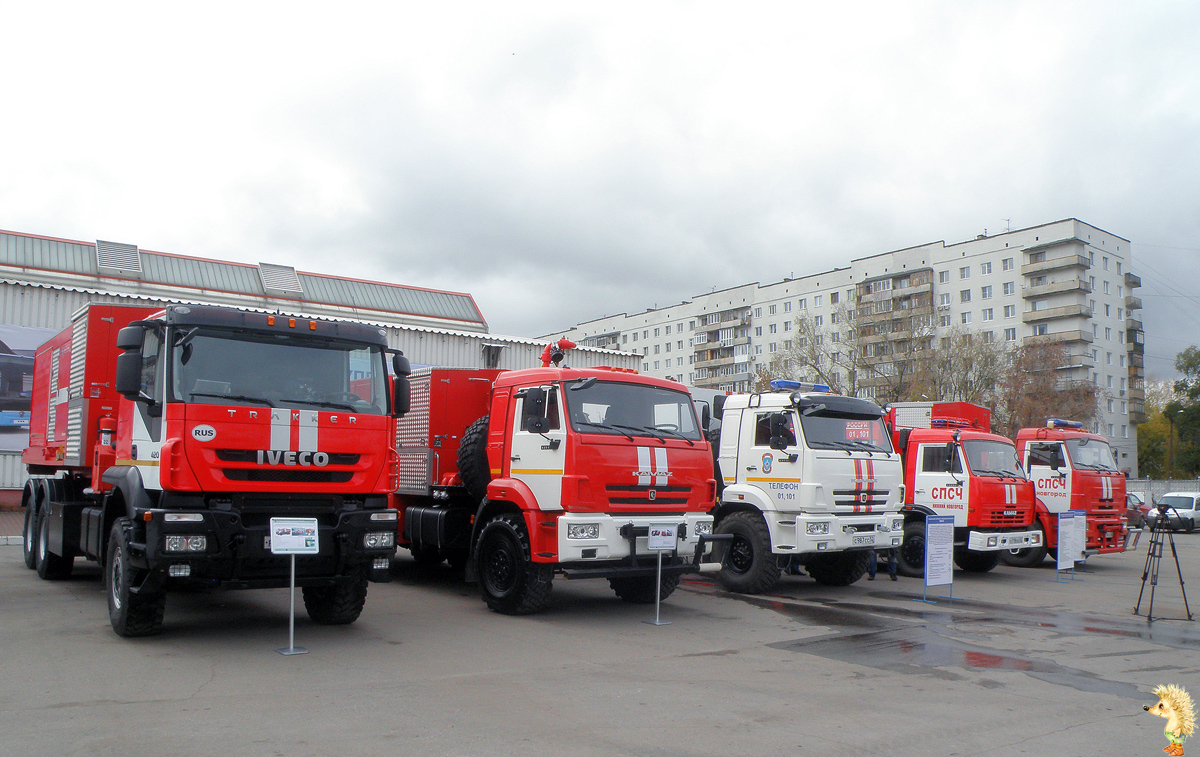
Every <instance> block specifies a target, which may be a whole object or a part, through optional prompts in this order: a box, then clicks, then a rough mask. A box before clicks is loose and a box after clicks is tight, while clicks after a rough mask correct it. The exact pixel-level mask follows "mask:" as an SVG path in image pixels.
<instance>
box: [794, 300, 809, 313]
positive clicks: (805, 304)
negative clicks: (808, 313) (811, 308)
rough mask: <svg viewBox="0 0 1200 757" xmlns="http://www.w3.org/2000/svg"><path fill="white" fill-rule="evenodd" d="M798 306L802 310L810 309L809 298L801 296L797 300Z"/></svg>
mask: <svg viewBox="0 0 1200 757" xmlns="http://www.w3.org/2000/svg"><path fill="white" fill-rule="evenodd" d="M796 307H798V308H800V309H801V310H808V300H807V299H805V298H804V297H801V298H800V299H799V300H797V303H796Z"/></svg>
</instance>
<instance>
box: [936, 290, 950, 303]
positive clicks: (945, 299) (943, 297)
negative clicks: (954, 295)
mask: <svg viewBox="0 0 1200 757" xmlns="http://www.w3.org/2000/svg"><path fill="white" fill-rule="evenodd" d="M938 304H939V305H949V304H950V293H949V292H942V293H941V294H939V295H938Z"/></svg>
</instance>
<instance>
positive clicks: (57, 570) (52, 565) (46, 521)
mask: <svg viewBox="0 0 1200 757" xmlns="http://www.w3.org/2000/svg"><path fill="white" fill-rule="evenodd" d="M37 520H38V533H37V574H38V577H39V578H41V579H43V580H45V581H58V580H59V579H63V578H67V577H68V576H70V575H71V569H72V568H74V567H75V558H74V557H69V556H68V557H63V556H61V555H56V554H54V553H53V552H51V551H50V518H49V517H48V515H47V514H46V512H45V511H43V512H42V513H41V515H39V516H38V519H37ZM64 549H65V548H64Z"/></svg>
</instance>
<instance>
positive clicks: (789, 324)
mask: <svg viewBox="0 0 1200 757" xmlns="http://www.w3.org/2000/svg"><path fill="white" fill-rule="evenodd" d="M783 330H784V331H791V330H792V322H791V321H784V322H783Z"/></svg>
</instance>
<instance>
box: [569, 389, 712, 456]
mask: <svg viewBox="0 0 1200 757" xmlns="http://www.w3.org/2000/svg"><path fill="white" fill-rule="evenodd" d="M563 387H564V389H565V391H564V392H563V395H564V396H565V397H566V400H567V413H568V415H569V416H570V419H571V428H573V429H575V430H576V431H579V432H583V433H587V434H617V435H621V436H625V437H630V436H653V437H656V438H658V439H668V438H675V439H684V440H687V441H688V442H689V443H693V444H694V443H695V442H697V441H700V425H699V423H697V421H696V408H695V407H694V406H693V405H692V398H691V396H690V395H689V394H688V393H687V392H680V391H675V390H673V389H665V388H663V387H658V386H647V385H645V384H626V383H623V382H618V381H593V380H591V379H583V380H581V381H564V382H563Z"/></svg>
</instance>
